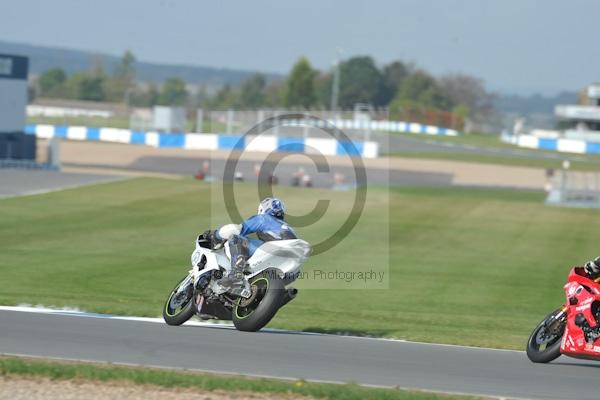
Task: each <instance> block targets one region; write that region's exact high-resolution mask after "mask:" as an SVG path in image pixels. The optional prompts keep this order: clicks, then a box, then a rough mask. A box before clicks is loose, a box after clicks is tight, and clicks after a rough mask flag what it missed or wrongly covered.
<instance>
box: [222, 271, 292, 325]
mask: <svg viewBox="0 0 600 400" xmlns="http://www.w3.org/2000/svg"><path fill="white" fill-rule="evenodd" d="M250 286H251V288H252V295H251V296H250V299H242V298H240V299H238V301H237V302H236V304H235V305H234V307H233V312H232V313H231V314H232V320H233V325H235V327H236V329H238V330H240V331H245V332H256V331H258V330H260V329H261V328H263V327H264V326H265V325H267V324H268V323H269V321H271V319H272V318H273V317H274V316H275V314H277V311H278V310H279V308H280V307H281V305H282V304H283V298H284V295H285V285H284V283H283V280H281V278H279V276H278V275H277V273H276V272H275V271H274V270H268V271H265V272H263V273H262V274H260V275H257V276H255V277H253V278H252V279H250Z"/></svg>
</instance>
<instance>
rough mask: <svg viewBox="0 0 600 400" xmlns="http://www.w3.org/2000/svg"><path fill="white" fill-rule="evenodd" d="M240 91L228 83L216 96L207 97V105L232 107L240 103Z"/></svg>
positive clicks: (211, 106) (210, 106)
mask: <svg viewBox="0 0 600 400" xmlns="http://www.w3.org/2000/svg"><path fill="white" fill-rule="evenodd" d="M239 96H240V95H239V92H238V91H236V90H234V89H232V88H231V86H230V85H229V84H226V85H225V86H223V87H222V88H221V89H219V90H218V91H217V93H215V95H214V96H212V97H211V98H209V99H207V101H206V106H207V107H209V108H231V107H235V106H236V105H237V104H238V103H239Z"/></svg>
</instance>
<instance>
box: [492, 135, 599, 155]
mask: <svg viewBox="0 0 600 400" xmlns="http://www.w3.org/2000/svg"><path fill="white" fill-rule="evenodd" d="M502 141H503V142H505V143H510V144H515V145H517V146H519V147H524V148H528V149H540V150H549V151H558V152H562V153H576V154H600V143H599V142H586V141H583V140H574V139H555V138H543V137H538V136H533V135H502Z"/></svg>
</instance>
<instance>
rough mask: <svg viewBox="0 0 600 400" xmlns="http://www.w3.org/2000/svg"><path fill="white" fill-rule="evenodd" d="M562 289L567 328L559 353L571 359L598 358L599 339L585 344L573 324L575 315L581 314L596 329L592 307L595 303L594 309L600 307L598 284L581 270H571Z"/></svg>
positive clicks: (599, 353) (581, 330)
mask: <svg viewBox="0 0 600 400" xmlns="http://www.w3.org/2000/svg"><path fill="white" fill-rule="evenodd" d="M564 289H565V294H566V296H567V301H566V303H565V304H566V305H565V307H566V313H567V326H566V328H565V333H564V335H563V339H562V343H561V346H560V351H561V353H563V354H566V355H569V356H571V357H589V358H600V339H595V340H593V342H592V343H589V342H587V341H586V338H585V334H584V331H583V329H582V328H581V327H580V326H577V324H576V323H575V319H576V318H577V315H579V314H582V315H583V316H584V317H585V319H586V321H587V323H588V324H589V326H590V327H591V328H592V329H593V328H596V327H597V325H598V323H597V322H596V318H595V317H594V315H593V313H592V306H593V305H594V303H596V302H598V303H596V305H595V306H594V307H598V306H600V284H599V283H597V282H594V281H593V280H591V279H589V278H587V275H586V273H585V271H584V270H583V268H573V269H572V270H571V272H570V273H569V278H568V282H567V284H566V285H565V286H564Z"/></svg>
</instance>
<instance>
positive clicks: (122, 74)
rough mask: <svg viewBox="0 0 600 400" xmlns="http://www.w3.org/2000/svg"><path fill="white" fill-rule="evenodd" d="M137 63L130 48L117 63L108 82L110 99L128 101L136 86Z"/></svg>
mask: <svg viewBox="0 0 600 400" xmlns="http://www.w3.org/2000/svg"><path fill="white" fill-rule="evenodd" d="M135 63H136V59H135V56H134V55H133V53H132V52H130V51H129V50H128V51H126V52H125V53H124V54H123V56H122V57H121V60H120V61H119V62H118V63H117V64H116V65H115V68H114V70H113V74H112V76H111V77H110V78H109V79H108V80H107V82H106V87H107V90H106V91H107V96H108V98H109V99H110V100H113V101H128V99H129V97H130V95H131V92H132V90H133V88H134V87H135Z"/></svg>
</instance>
